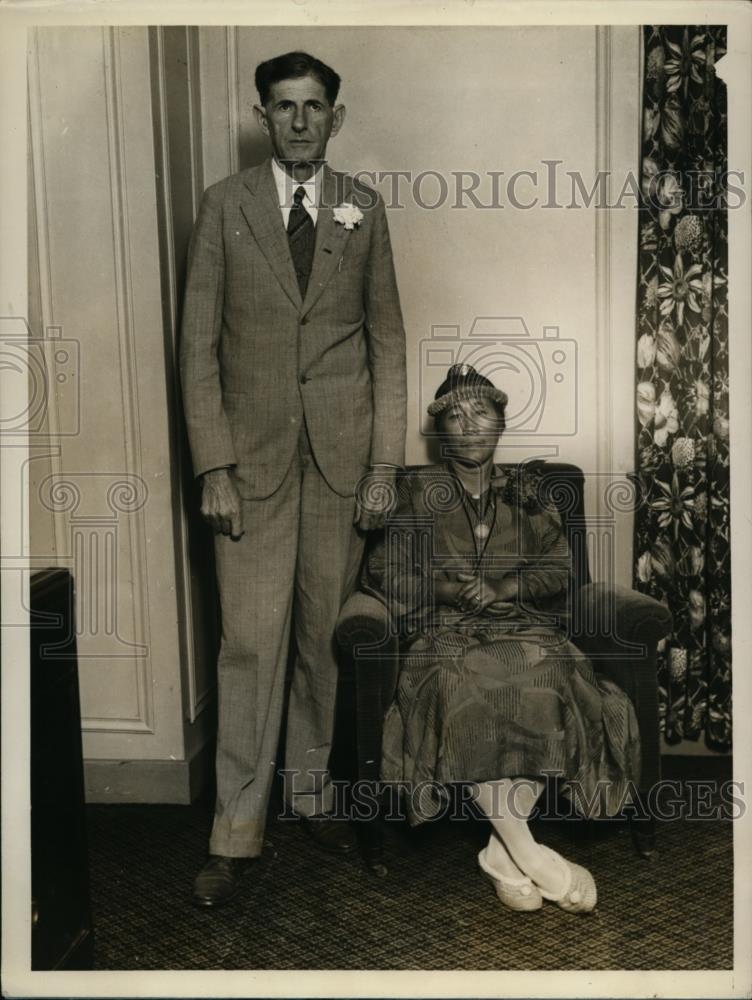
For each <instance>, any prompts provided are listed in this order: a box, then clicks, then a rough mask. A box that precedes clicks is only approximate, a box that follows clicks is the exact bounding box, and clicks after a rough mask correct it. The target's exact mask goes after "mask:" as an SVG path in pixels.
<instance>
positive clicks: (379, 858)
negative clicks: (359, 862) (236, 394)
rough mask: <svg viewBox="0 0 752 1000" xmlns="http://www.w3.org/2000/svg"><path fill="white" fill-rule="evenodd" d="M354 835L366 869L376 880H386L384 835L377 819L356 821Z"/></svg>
mask: <svg viewBox="0 0 752 1000" xmlns="http://www.w3.org/2000/svg"><path fill="white" fill-rule="evenodd" d="M355 833H356V835H357V837H358V846H359V848H360V856H361V858H362V859H363V861H364V863H365V866H366V868H367V869H368V870H369V871H370V872H371V874H372V875H375V876H376V877H377V878H386V876H387V875H388V874H389V869H388V868H387V865H386V860H385V858H384V834H383V832H382V830H381V826H380V825H379V819H378V817H376V819H369V820H357V821H356V822H355Z"/></svg>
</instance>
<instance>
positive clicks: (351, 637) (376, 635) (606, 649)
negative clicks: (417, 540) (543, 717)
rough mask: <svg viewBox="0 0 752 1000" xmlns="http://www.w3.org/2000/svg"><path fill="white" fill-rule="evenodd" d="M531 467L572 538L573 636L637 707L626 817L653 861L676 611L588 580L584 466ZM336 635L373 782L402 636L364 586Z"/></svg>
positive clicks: (360, 770) (375, 841) (359, 765)
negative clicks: (668, 649) (635, 769)
mask: <svg viewBox="0 0 752 1000" xmlns="http://www.w3.org/2000/svg"><path fill="white" fill-rule="evenodd" d="M525 468H526V469H527V470H529V471H531V472H533V473H534V474H537V475H538V476H540V479H539V489H540V491H541V494H542V495H543V496H544V497H545V498H546V499H547V500H548V501H549V502H551V503H553V504H554V505H555V506H556V508H557V510H558V511H559V514H560V516H561V518H562V523H563V525H564V530H565V532H566V535H567V538H568V541H569V547H570V551H571V554H572V591H571V604H572V607H571V609H570V611H571V637H572V639H573V641H574V642H575V643H576V645H577V646H578V648H580V649H581V650H582V651H583V652H584V653H586V654H587V655H588V656H589V657H590V658H591V660H592V662H593V665H594V667H595V669H596V670H597V671H599V672H601V673H602V674H603V675H604V676H606V677H608V678H609V679H611V680H612V681H613V682H614V683H616V684H618V686H619V687H620V688H622V690H623V691H624V692H625V693H626V694H627V695H628V697H629V698H630V699H631V701H632V703H633V705H634V707H635V712H636V715H637V720H638V724H639V729H640V741H641V747H642V775H641V781H640V790H639V792H640V801H639V802H638V803H636V804H635V806H636V808H634V809H630V813H629V821H630V828H631V833H632V839H633V842H634V844H635V847H636V849H637V851H638V853H639V854H641V855H642V856H643V857H646V858H649V857H650V856H651V855H652V854H653V853H654V852H655V849H656V845H655V824H654V820H653V819H652V817H650V815H649V813H648V810H647V803H646V797H647V792H648V790H649V789H650V788H651V787H652V786H653V785H654V784H655V783H656V782H658V781H659V780H660V737H659V723H658V683H657V672H656V647H657V644H658V641H659V640H660V639H661V638H662V637H663V636H665V635H667V634H668V632H669V631H670V629H671V625H672V620H671V615H670V613H669V611H668V610H667V609H666V608H665V607H664V606H663V605H662V604H659V603H658V601H655V600H653V598H651V597H648V596H646V595H644V594H640V593H638V592H637V591H634V590H630V589H628V588H625V587H618V586H615V585H611V584H608V583H592V582H591V577H590V571H589V567H588V549H587V545H588V529H587V524H586V521H585V513H584V496H583V493H584V476H583V473H582V470H581V469H579V468H578V467H577V466H575V465H567V464H564V463H557V462H545V461H536V462H532V463H526V466H525ZM410 471H414V470H410ZM389 530H390V529H389V528H387V531H389ZM337 639H338V642H339V646H340V650H341V653H342V660H343V671H344V673H345V675H347V677H348V685H347V687H348V691H349V693H350V694H349V699H348V700H349V701H350V704H349V705H348V712H353V713H354V723H355V724H354V726H353V727H350V731H351V733H352V739H353V741H354V743H355V746H354V747H351V748H350V750H351V753H352V754H353V756H354V759H355V767H354V768H353V771H354V773H355V776H356V777H357V778H358V779H359V780H360V781H364V782H368V783H372V784H373V785H375V784H376V783H377V782H378V780H379V765H380V758H381V735H382V725H383V719H384V715H385V713H386V710H387V708H388V707H389V705H390V703H391V701H392V699H393V697H394V693H395V689H396V684H397V677H398V674H399V666H400V649H399V640H398V636H397V634H396V632H395V630H394V629H393V628H392V627H391V623H390V620H389V612H388V610H387V608H386V606H385V604H384V603H383V602H382V601H380V600H379V599H378V598H377V597H374V596H372V595H371V594H366V593H363V592H361V591H358V592H356V593H354V594H353V595H352V596H351V597H350V598H349V600H348V601H347V602H346V604H345V605H344V607H343V609H342V612H341V614H340V618H339V621H338V623H337ZM353 702H354V704H353ZM361 830H362V833H363V834H364V835H363V836H362V838H361V840H362V846H363V855H364V858H365V860H366V862H367V864H368V865H369V866H370V867H371V868H372V869H373V870H374V871H376V872H378V873H380V874H385V872H386V868H385V866H384V863H383V859H382V857H381V837H380V832H379V827H378V826H377V825H375V824H371V825H365V826H362V827H361Z"/></svg>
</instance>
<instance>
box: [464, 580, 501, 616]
mask: <svg viewBox="0 0 752 1000" xmlns="http://www.w3.org/2000/svg"><path fill="white" fill-rule="evenodd" d="M457 579H458V580H459V581H460V587H459V589H458V591H457V604H458V605H459V606H460V607H461V608H462V609H463V610H464V611H482V610H483V609H484V608H487V607H488V605H489V604H494V603H495V602H496V601H498V600H499V597H497V595H496V588H495V587H493V586H492V585H491V584H490V583H489V582H488V581H487V580H484V579H483V578H482V577H480V576H474V575H473V574H472V573H458V574H457Z"/></svg>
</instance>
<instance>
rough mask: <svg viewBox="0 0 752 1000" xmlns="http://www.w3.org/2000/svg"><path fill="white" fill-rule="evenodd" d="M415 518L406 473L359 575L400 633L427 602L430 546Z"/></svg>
mask: <svg viewBox="0 0 752 1000" xmlns="http://www.w3.org/2000/svg"><path fill="white" fill-rule="evenodd" d="M418 521H419V519H418V518H417V515H416V512H415V509H414V505H413V501H412V493H411V487H410V483H409V480H408V477H401V478H400V479H399V481H398V485H397V506H396V508H395V510H394V511H393V513H392V514H391V515H390V517H389V519H388V520H387V523H386V527H385V528H384V531H383V532H382V533H381V534H380V535H379V537H378V538H377V539H376V540H375V541H374V542H373V544H372V545H371V546H370V548H369V551H368V554H367V556H366V560H365V564H364V568H363V574H362V578H361V589H362V590H364V591H365V592H366V593H371V594H373V595H374V596H376V597H378V598H380V599H381V600H382V601H384V603H385V604H386V605H387V607H388V608H389V612H390V614H391V615H392V618H393V619H394V621H395V624H396V625H397V627H398V628H399V631H400V633H402V634H405V633H406V632H412V631H413V630H414V628H415V625H416V623H417V621H418V620H419V619H420V618H421V617H422V614H423V613H424V612H425V610H426V608H427V607H428V606H429V605H430V576H429V570H430V567H429V565H428V563H429V561H430V550H429V548H428V547H427V546H426V545H425V543H424V539H425V534H424V533H422V532H421V530H420V527H419V523H418Z"/></svg>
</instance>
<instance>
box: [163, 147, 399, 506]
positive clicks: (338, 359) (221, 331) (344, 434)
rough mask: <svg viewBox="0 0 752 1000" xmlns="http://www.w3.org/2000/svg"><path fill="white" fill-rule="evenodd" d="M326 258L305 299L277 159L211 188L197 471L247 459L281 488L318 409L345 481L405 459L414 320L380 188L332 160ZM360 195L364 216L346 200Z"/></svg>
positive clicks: (200, 254)
mask: <svg viewBox="0 0 752 1000" xmlns="http://www.w3.org/2000/svg"><path fill="white" fill-rule="evenodd" d="M322 169H323V178H322V188H321V205H320V207H319V212H318V220H317V224H316V248H315V253H314V260H313V269H312V272H311V275H310V279H309V283H308V289H307V292H306V296H305V299H302V298H301V295H300V291H299V288H298V282H297V279H296V276H295V272H294V269H293V264H292V258H291V256H290V251H289V247H288V242H287V233H286V231H285V227H284V223H283V220H282V213H281V211H280V208H279V202H278V196H277V189H276V186H275V183H274V177H273V174H272V170H271V162H270V161H266V162H265V163H262V164H261V165H260V166H257V167H251V168H250V169H248V170H243V171H241V172H240V173H238V174H233V175H232V176H230V177H227V178H225V179H224V180H223V181H220V182H219V183H218V184H214V185H212V186H211V187H210V188H208V189H207V190H206V192H205V193H204V197H203V200H202V202H201V207H200V210H199V213H198V218H197V219H196V224H195V228H194V231H193V236H192V239H191V244H190V249H189V254H188V270H187V278H186V291H185V299H184V310H183V321H182V336H181V344H180V374H181V384H182V393H183V403H184V408H185V417H186V422H187V428H188V438H189V441H190V446H191V453H192V457H193V468H194V472H195V474H196V475H200V474H201V473H203V472H206V471H207V470H209V469H212V468H217V467H218V466H223V465H232V466H234V467H235V480H236V484H237V486H238V490H239V492H240V495H241V496H242V497H245V498H247V499H261V498H264V497H268V496H271V494H273V493H274V492H275V490H276V489H277V488H278V487H279V486H280V484H281V483H282V480H283V479H284V476H285V473H286V472H287V469H288V468H289V465H290V462H291V460H292V457H293V453H294V451H295V448H296V447H297V441H298V435H299V432H300V427H301V423H302V421H303V420H304V419H305V422H306V425H307V428H308V433H309V437H310V441H311V447H312V449H313V453H314V456H315V458H316V461H317V462H318V465H319V468H320V469H321V471H322V473H323V475H324V477H325V478H326V480H327V482H328V483H329V485H330V486H331V488H332V489H333V490H334V491H335V492H337V493H339V494H340V495H342V496H350V495H352V494H353V493H354V491H355V487H356V484H357V482H358V479H359V478H360V476H361V475H362V474H363V472H364V471H365V470H366V469H367V468H368V467H369V466H370V465H371V464H373V463H378V462H388V463H393V464H395V465H401V464H403V462H404V439H405V424H406V395H407V393H406V380H405V332H404V327H403V323H402V314H401V311H400V304H399V295H398V291H397V283H396V279H395V274H394V265H393V262H392V252H391V246H390V241H389V232H388V229H387V222H386V213H385V210H384V204H383V201H382V199H381V197H380V196H379V195H378V194H377V192H375V191H373V190H372V189H370V188H368V187H366V185H363V184H360V183H359V182H356V181H354V180H353V179H352V178H350V177H348V176H347V175H345V174H339V173H335V172H334V171H332V170H331V169H330V168H329V167H328V166H324V167H323V168H322ZM344 202H350V203H351V204H353V205H356V206H357V207H358V208H359V209H360V210H361V212H362V214H363V219H362V221H361V222H360V223H359V225H358V226H357V227H356V228H353V229H350V230H348V229H346V228H345V227H344V225H342V224H341V223H338V222H335V220H334V215H333V209H334V207H335V206H337V205H341V204H343V203H344Z"/></svg>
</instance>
